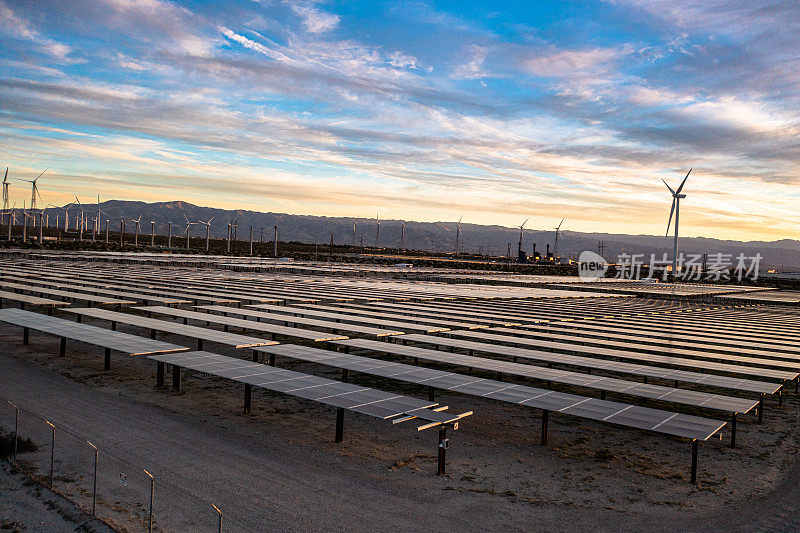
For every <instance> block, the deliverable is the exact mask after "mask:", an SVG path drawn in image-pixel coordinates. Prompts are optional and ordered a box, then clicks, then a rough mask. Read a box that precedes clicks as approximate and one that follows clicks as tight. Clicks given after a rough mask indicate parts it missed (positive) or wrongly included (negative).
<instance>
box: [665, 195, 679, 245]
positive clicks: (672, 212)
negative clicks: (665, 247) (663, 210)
mask: <svg viewBox="0 0 800 533" xmlns="http://www.w3.org/2000/svg"><path fill="white" fill-rule="evenodd" d="M675 202H677V200H676V199H675V198H674V197H673V198H672V209H670V210H669V220H668V221H667V232H666V233H665V234H664V238H665V239H666V238H667V237H669V226H670V224H672V215H673V214H674V213H675Z"/></svg>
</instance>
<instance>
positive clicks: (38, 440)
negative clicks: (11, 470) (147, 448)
mask: <svg viewBox="0 0 800 533" xmlns="http://www.w3.org/2000/svg"><path fill="white" fill-rule="evenodd" d="M90 439H91V436H87V435H79V434H78V433H76V432H75V431H73V430H71V428H69V427H63V426H61V425H59V424H56V423H54V422H52V421H50V420H48V419H47V418H46V415H45V416H42V415H40V414H37V413H33V412H31V411H28V410H25V409H22V408H19V407H18V406H17V405H15V404H14V403H12V402H11V401H9V400H7V399H0V440H1V441H2V446H0V456H2V458H3V459H5V460H7V461H9V462H10V463H11V464H12V465H13V466H14V467H15V468H16V469H17V470H19V471H20V472H22V473H24V474H25V475H26V476H28V477H29V478H31V479H33V480H35V481H36V482H38V483H41V484H42V485H45V486H47V487H49V488H51V489H52V490H53V491H54V492H56V493H58V494H60V495H62V496H64V497H65V498H67V499H68V500H70V501H72V502H73V503H74V504H75V505H76V506H78V507H79V508H80V509H81V510H82V511H83V512H85V513H86V514H88V515H93V516H96V517H97V518H98V519H100V520H102V521H103V522H105V523H106V524H108V525H109V526H111V527H112V528H113V529H115V530H118V531H131V532H134V531H135V532H140V531H222V530H223V525H224V530H225V531H226V532H227V531H254V530H258V529H263V528H259V527H258V526H256V525H254V524H250V523H248V522H247V521H246V520H244V519H242V518H240V517H235V516H230V515H223V511H222V510H220V509H219V508H218V507H217V506H216V505H214V504H213V503H212V502H211V501H208V500H206V499H204V498H201V497H199V496H197V495H195V494H193V493H192V492H190V491H188V490H186V489H185V488H183V487H181V486H178V485H177V484H175V483H171V482H170V481H168V480H167V479H165V478H166V477H168V476H166V475H164V473H162V474H161V475H154V474H152V473H150V472H148V471H147V470H145V469H143V468H141V467H140V466H137V465H133V464H131V463H130V462H129V461H127V460H125V459H124V457H125V455H126V453H125V450H121V449H117V450H107V449H102V448H100V447H98V446H96V445H95V444H94V443H92V442H91V440H90Z"/></svg>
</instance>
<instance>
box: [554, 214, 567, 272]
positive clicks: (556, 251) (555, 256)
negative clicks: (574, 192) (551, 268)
mask: <svg viewBox="0 0 800 533" xmlns="http://www.w3.org/2000/svg"><path fill="white" fill-rule="evenodd" d="M563 223H564V219H563V218H562V219H561V222H559V223H558V226H556V227H555V228H553V229H554V230H556V242H555V245H554V246H553V257H554V258H555V260H556V261H558V236H559V234H560V233H561V224H563Z"/></svg>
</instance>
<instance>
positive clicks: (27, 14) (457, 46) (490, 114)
mask: <svg viewBox="0 0 800 533" xmlns="http://www.w3.org/2000/svg"><path fill="white" fill-rule="evenodd" d="M799 10H800V8H799V7H798V2H797V1H796V0H795V1H789V2H776V3H769V2H736V1H732V2H724V3H717V2H713V1H703V2H692V1H689V2H681V3H671V2H666V1H655V0H654V1H627V0H616V1H608V2H530V1H528V2H502V1H496V2H421V1H397V2H393V1H389V2H374V1H365V2H359V1H352V2H310V1H295V0H286V1H280V0H274V1H272V0H260V1H252V0H238V1H233V2H201V1H190V2H168V1H162V0H140V1H123V0H86V1H80V2H73V1H69V0H61V1H57V2H46V1H40V2H13V1H10V0H0V165H2V166H9V167H11V170H10V175H12V176H14V177H21V178H26V177H31V176H32V175H35V174H38V173H39V172H40V171H41V170H42V169H43V168H44V167H50V169H51V170H49V171H48V173H47V174H45V177H44V178H42V180H41V182H40V188H41V192H42V195H43V197H44V201H45V202H52V203H54V204H62V203H65V202H68V201H70V200H72V199H73V198H74V196H75V195H78V196H79V197H80V198H81V200H83V201H91V199H92V198H94V197H95V196H96V195H97V194H98V193H99V194H100V195H101V198H103V199H110V198H119V199H135V200H145V201H163V200H186V201H190V202H193V203H197V204H200V205H209V206H214V207H223V208H234V207H242V208H247V209H255V210H262V211H282V212H291V213H303V214H316V215H330V216H353V217H363V218H370V217H375V215H376V214H378V213H379V214H380V217H381V218H402V219H416V220H426V221H434V220H456V219H458V217H460V216H461V215H462V214H463V215H464V221H465V222H467V221H468V222H475V223H493V224H501V225H508V226H515V225H518V224H519V223H520V222H521V220H523V219H524V218H526V217H528V216H531V217H532V224H531V226H532V227H534V228H550V227H553V226H555V224H556V223H557V222H558V221H559V220H560V219H561V218H563V217H566V219H567V220H566V222H565V225H564V227H565V228H566V229H572V230H580V231H608V232H620V233H648V234H658V233H662V232H663V231H664V229H665V226H666V219H667V216H668V214H669V206H670V197H669V192H668V191H667V190H666V188H665V187H664V186H663V184H662V183H661V179H662V178H664V179H666V180H667V181H668V182H670V183H671V184H677V183H678V182H679V181H680V179H681V178H682V177H683V175H684V174H685V173H686V171H687V170H688V167H694V171H693V174H692V177H691V178H690V180H689V182H688V184H687V186H686V189H685V192H686V193H687V194H688V197H687V199H686V200H684V201H683V202H682V203H681V206H682V209H681V227H682V234H684V235H705V236H709V237H720V238H735V239H742V240H748V239H762V238H764V239H779V238H798V237H799V236H798V230H797V223H796V209H797V205H800V203H798V202H799V201H800V188H798V184H800V158H799V157H798V156H800V136H799V135H798V133H800V131H798V130H800V111H799V110H800V105H798V104H800V93H798V92H797V89H796V88H797V86H798V84H799V83H800V59H799V58H800V53H798V51H800V13H798V11H799ZM17 183H18V185H16V186H14V187H13V188H12V201H16V202H17V203H18V204H19V205H21V204H22V202H23V201H24V199H25V198H26V197H29V196H28V192H27V190H26V189H25V188H24V186H23V184H22V183H20V182H17Z"/></svg>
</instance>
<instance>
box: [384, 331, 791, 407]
mask: <svg viewBox="0 0 800 533" xmlns="http://www.w3.org/2000/svg"><path fill="white" fill-rule="evenodd" d="M398 339H400V340H403V341H408V342H421V343H426V344H432V345H435V346H450V347H453V348H460V349H464V350H472V351H475V352H478V353H490V354H497V355H502V356H505V357H514V358H519V359H525V360H530V361H539V362H546V363H558V364H563V365H568V366H576V367H581V368H591V369H595V370H606V371H610V372H619V373H623V374H632V375H637V376H645V377H653V378H659V379H667V380H675V381H681V382H685V383H694V384H697V385H708V386H713V387H720V388H727V389H732V390H741V391H746V392H756V393H759V394H774V393H776V392H778V391H779V390H780V388H781V385H780V384H777V383H767V382H762V381H755V380H750V379H744V378H735V377H729V376H719V375H715V374H701V373H698V372H691V371H687V370H678V369H671V368H663V367H655V366H648V365H641V364H634V363H626V362H622V361H611V360H605V359H596V358H593V357H582V356H578V355H570V354H564V353H557V352H545V351H542V350H532V349H530V348H519V347H515V346H502V345H499V344H489V343H484V342H475V341H469V340H464V339H449V338H445V337H436V336H432V335H417V334H409V335H403V336H402V337H398Z"/></svg>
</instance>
